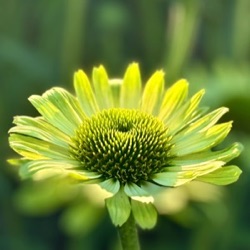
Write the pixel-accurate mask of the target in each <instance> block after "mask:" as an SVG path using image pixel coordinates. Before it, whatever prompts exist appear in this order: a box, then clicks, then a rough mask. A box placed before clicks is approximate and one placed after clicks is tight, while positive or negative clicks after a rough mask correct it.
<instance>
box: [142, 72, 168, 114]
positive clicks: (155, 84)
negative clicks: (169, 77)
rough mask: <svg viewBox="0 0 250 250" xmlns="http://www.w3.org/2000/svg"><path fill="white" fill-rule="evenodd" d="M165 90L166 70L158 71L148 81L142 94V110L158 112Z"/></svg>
mask: <svg viewBox="0 0 250 250" xmlns="http://www.w3.org/2000/svg"><path fill="white" fill-rule="evenodd" d="M163 90H164V72H163V71H156V72H155V73H154V74H153V75H152V76H151V77H150V79H149V80H148V82H147V83H146V86H145V89H144V91H143V95H142V102H141V110H142V111H144V112H147V113H150V114H152V113H155V114H157V113H158V108H159V104H160V101H161V98H162V93H163Z"/></svg>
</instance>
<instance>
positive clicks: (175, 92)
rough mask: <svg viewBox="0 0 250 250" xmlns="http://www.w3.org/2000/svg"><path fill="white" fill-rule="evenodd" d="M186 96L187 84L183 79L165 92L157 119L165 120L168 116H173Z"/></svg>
mask: <svg viewBox="0 0 250 250" xmlns="http://www.w3.org/2000/svg"><path fill="white" fill-rule="evenodd" d="M187 94H188V82H187V81H186V80H185V79H181V80H179V81H178V82H176V83H175V84H174V85H173V86H172V87H171V88H169V89H168V90H167V91H166V94H165V96H164V98H163V101H162V104H161V108H160V112H159V118H160V119H161V120H163V121H164V120H167V119H168V118H169V117H170V116H172V115H174V113H175V112H176V110H177V109H178V108H179V107H180V106H181V105H182V104H183V102H184V101H185V100H186V97H187Z"/></svg>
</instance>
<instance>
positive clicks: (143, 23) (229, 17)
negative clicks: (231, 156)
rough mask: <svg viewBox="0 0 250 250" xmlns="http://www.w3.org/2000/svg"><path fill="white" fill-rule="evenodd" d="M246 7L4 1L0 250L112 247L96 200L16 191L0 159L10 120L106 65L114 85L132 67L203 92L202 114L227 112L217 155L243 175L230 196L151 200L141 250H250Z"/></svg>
mask: <svg viewBox="0 0 250 250" xmlns="http://www.w3.org/2000/svg"><path fill="white" fill-rule="evenodd" d="M249 23H250V1H249V0H220V1H218V0H210V1H207V0H147V1H146V0H136V1H134V0H126V1H125V0H123V1H122V0H107V1H101V0H43V1H38V0H22V1H19V0H8V1H6V0H0V138H1V142H0V162H1V167H0V249H2V250H16V249H18V250H54V249H60V250H61V249H62V250H64V249H65V250H78V249H86V250H92V249H102V250H105V249H106V250H109V249H111V250H112V249H114V250H115V249H119V244H118V241H117V234H116V230H115V229H114V228H113V226H112V225H111V223H110V220H109V218H108V216H107V212H106V211H105V209H103V208H102V205H101V204H100V202H99V201H98V200H94V201H93V200H92V199H93V196H94V194H95V190H88V191H87V192H85V193H83V191H82V190H81V188H71V187H69V186H68V185H67V183H57V185H51V183H48V182H43V183H38V184H34V183H32V182H30V181H25V182H21V181H20V180H19V177H18V173H17V169H16V168H15V167H13V166H10V165H8V164H7V162H6V159H7V158H11V157H14V156H15V154H14V152H12V151H11V150H10V148H9V147H8V135H7V131H8V129H9V128H10V127H11V126H12V119H13V116H15V115H30V116H35V115H37V113H36V111H35V110H34V108H33V107H32V106H31V105H30V104H29V102H28V101H27V98H28V97H29V96H30V95H31V94H42V93H43V92H44V91H45V90H47V89H48V88H50V87H52V86H55V85H57V86H62V87H65V88H67V89H68V90H72V76H73V72H74V71H75V70H77V69H79V68H83V69H84V70H85V71H86V72H87V73H88V74H90V73H91V69H92V67H93V66H98V65H99V64H103V65H105V67H106V69H107V70H108V73H109V76H110V77H119V76H123V74H124V71H125V69H126V67H127V65H128V64H129V63H130V62H133V61H136V62H139V63H140V68H141V71H142V76H143V80H144V81H145V80H146V79H147V78H148V77H149V76H150V75H151V74H152V73H153V72H154V71H155V70H156V69H161V68H162V69H164V71H165V72H166V86H169V85H171V84H172V83H173V82H174V81H175V80H177V79H179V78H183V77H184V78H187V79H188V80H189V82H190V89H191V90H190V91H191V93H194V92H195V91H196V90H199V89H200V88H206V93H207V94H206V95H205V98H204V101H203V104H204V105H208V106H210V107H211V108H216V107H219V106H223V105H225V106H228V107H229V108H230V113H228V114H227V115H225V118H223V119H224V120H231V119H232V120H234V127H233V131H232V133H231V136H230V138H229V139H227V140H226V141H225V145H228V144H229V143H231V142H233V141H240V142H242V143H243V144H244V146H245V150H244V152H243V153H242V155H241V156H240V158H238V159H237V160H235V161H234V163H235V164H238V165H239V166H240V167H241V168H242V170H243V174H242V176H241V177H240V180H239V181H238V182H237V183H235V184H233V185H230V186H227V187H223V188H221V187H214V186H207V185H205V186H199V184H195V185H187V186H186V187H183V188H180V189H179V188H178V189H175V190H170V191H168V192H167V193H166V195H164V196H163V197H164V198H162V197H159V200H158V203H159V204H158V205H159V207H160V211H161V215H160V216H159V220H158V224H157V226H156V228H155V229H154V230H151V231H141V230H140V238H141V241H142V249H145V250H150V249H155V250H164V249H171V250H179V249H180V250H186V249H187V250H201V249H202V250H211V249H216V250H235V249H237V250H247V249H250V209H249V206H250V170H249V164H250V151H249V150H250V125H249V123H250V113H249V110H250V97H249V95H250V70H249V69H250V28H249Z"/></svg>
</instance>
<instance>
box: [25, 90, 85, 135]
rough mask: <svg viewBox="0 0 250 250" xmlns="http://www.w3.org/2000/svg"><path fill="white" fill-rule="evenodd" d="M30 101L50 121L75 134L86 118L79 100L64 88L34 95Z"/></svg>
mask: <svg viewBox="0 0 250 250" xmlns="http://www.w3.org/2000/svg"><path fill="white" fill-rule="evenodd" d="M29 101H30V102H31V103H32V104H33V106H34V107H35V108H36V109H37V110H38V111H39V113H40V114H41V115H42V116H43V117H44V119H45V120H47V121H48V122H49V123H51V124H52V125H54V126H55V127H57V128H58V129H60V130H61V131H63V132H64V133H66V134H67V135H69V136H73V135H74V132H75V129H76V127H78V126H79V125H80V124H81V123H82V120H83V119H84V118H85V114H84V113H83V111H82V109H81V107H80V104H79V102H78V101H77V100H76V99H75V97H73V96H72V95H71V94H70V93H68V92H67V91H66V90H64V89H62V88H52V89H51V90H48V91H46V92H45V93H44V94H43V95H42V96H37V95H33V96H31V97H30V98H29Z"/></svg>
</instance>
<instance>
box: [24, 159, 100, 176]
mask: <svg viewBox="0 0 250 250" xmlns="http://www.w3.org/2000/svg"><path fill="white" fill-rule="evenodd" d="M77 169H79V163H78V162H76V161H74V160H64V161H63V162H62V161H61V160H54V159H53V160H46V159H45V160H35V161H34V160H33V161H28V162H26V163H25V164H23V165H21V168H20V172H19V173H20V176H21V177H22V178H24V179H25V178H30V177H31V178H33V179H46V178H49V177H66V176H70V177H71V178H72V177H73V178H74V179H76V180H81V181H86V180H90V179H96V178H99V177H100V175H96V174H93V173H91V172H87V171H81V170H77Z"/></svg>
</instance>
